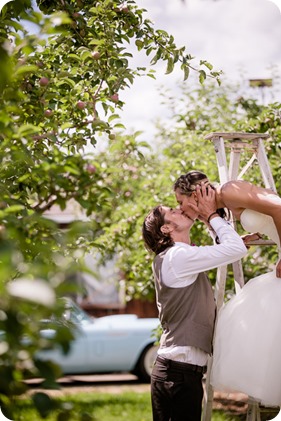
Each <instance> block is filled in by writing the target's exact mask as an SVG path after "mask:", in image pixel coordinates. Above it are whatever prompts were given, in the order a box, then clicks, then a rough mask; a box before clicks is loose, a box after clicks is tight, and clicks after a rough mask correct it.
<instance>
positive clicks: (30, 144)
mask: <svg viewBox="0 0 281 421" xmlns="http://www.w3.org/2000/svg"><path fill="white" fill-rule="evenodd" d="M135 54H143V56H144V57H146V58H149V60H150V63H151V65H155V64H157V62H158V61H162V62H165V63H166V73H167V74H169V73H171V72H172V71H173V69H174V67H175V66H179V67H180V68H181V69H182V71H183V79H185V80H186V79H187V78H188V77H189V72H190V71H193V72H194V73H197V75H198V76H199V80H200V81H201V82H203V81H204V80H205V79H206V77H207V76H210V77H211V78H214V79H217V80H219V72H215V71H213V69H212V66H211V64H210V63H208V62H207V61H205V60H202V61H201V62H200V66H199V68H196V67H195V66H193V64H192V63H193V62H192V60H193V58H192V57H191V55H190V54H188V53H187V52H186V51H185V48H184V47H180V48H179V47H177V46H176V44H175V42H174V38H173V36H172V35H169V34H168V33H167V32H165V31H163V30H161V29H156V28H154V26H153V24H152V22H151V21H150V20H149V19H148V18H147V17H146V11H145V10H143V9H140V8H139V7H138V6H137V4H136V2H134V1H133V0H128V1H127V2H126V3H125V2H122V1H120V0H103V1H94V0H59V1H57V0H37V2H31V0H17V1H12V2H9V3H7V4H6V5H5V6H4V7H3V9H2V11H1V16H0V60H1V72H0V100H1V109H0V141H1V143H0V160H1V167H0V171H1V181H0V183H1V199H0V262H1V264H0V276H1V284H0V288H1V299H0V331H1V335H2V333H3V338H2V339H3V340H2V341H1V346H0V379H1V380H0V399H1V407H2V410H3V411H5V412H6V414H7V416H8V417H9V418H13V416H12V410H13V399H14V397H15V396H17V395H20V394H22V393H23V392H24V391H25V390H26V385H25V383H24V380H25V379H26V378H28V377H30V376H39V377H43V378H44V379H45V383H44V385H45V386H46V387H55V384H56V382H55V380H56V378H57V377H58V376H59V374H60V373H59V371H58V368H57V367H54V366H53V365H52V364H50V363H42V362H41V361H39V360H38V359H37V358H36V352H37V351H38V349H43V348H45V347H48V346H50V345H52V344H50V343H49V342H46V340H43V339H42V338H41V337H40V335H39V330H40V327H41V321H42V319H49V318H50V317H51V316H52V315H56V317H58V318H62V313H63V305H62V304H61V303H60V302H59V301H58V300H57V298H58V297H60V296H63V295H65V294H67V293H70V292H73V291H75V290H76V289H75V288H76V286H75V285H73V283H71V282H69V279H70V278H71V274H72V273H73V272H75V271H77V270H79V269H80V268H81V263H80V260H79V258H80V257H81V256H82V255H83V253H84V252H85V251H86V250H87V249H88V248H89V247H91V248H97V249H98V250H101V251H103V250H105V251H107V253H110V252H111V251H112V244H113V243H112V244H111V245H110V246H108V247H107V242H106V241H103V239H104V238H105V237H106V234H107V232H108V230H109V228H110V226H111V225H114V224H116V227H113V231H114V230H115V233H116V235H115V237H114V244H116V246H117V247H119V249H121V248H122V246H124V245H125V242H124V238H123V236H122V227H121V231H120V226H117V225H118V224H117V222H116V219H114V218H113V215H114V213H115V212H116V214H118V212H119V211H120V212H122V215H123V218H125V219H124V224H125V223H126V221H127V222H129V219H128V218H129V217H130V215H131V209H130V208H129V207H128V205H129V203H128V202H129V199H130V194H131V193H130V192H131V189H132V187H131V186H130V185H129V182H128V183H127V184H128V186H126V191H125V194H123V193H122V192H123V189H124V187H125V184H126V183H123V182H122V175H124V174H121V173H120V172H116V168H115V166H114V165H115V163H116V162H115V161H114V159H113V157H115V156H116V155H114V154H118V160H119V161H120V162H121V161H122V160H123V161H122V165H123V166H122V167H120V168H123V171H124V172H125V173H126V176H129V177H130V176H131V175H133V174H134V171H135V170H134V169H133V166H134V164H135V165H136V164H137V165H138V166H139V167H140V166H141V165H142V163H141V159H142V148H143V146H145V145H140V144H138V142H137V140H136V137H134V136H132V137H131V138H128V139H127V140H124V139H123V138H121V141H119V140H118V139H117V138H116V133H118V132H119V131H120V130H122V129H123V130H124V126H123V125H122V121H121V120H120V117H119V114H118V112H119V110H120V109H122V106H123V104H124V101H125V91H126V89H129V88H131V86H132V85H133V83H134V80H135V78H136V77H139V76H142V75H147V76H150V77H155V74H154V72H153V71H152V70H151V68H150V64H149V62H148V65H145V66H143V67H134V66H133V64H132V58H133V55H135ZM107 140H109V141H110V142H112V147H111V149H110V150H108V151H107V153H108V154H112V155H109V159H107V153H105V154H104V155H105V156H104V157H103V156H102V155H99V154H97V153H96V151H95V149H94V148H95V147H96V146H97V144H98V143H102V142H106V141H107ZM122 142H123V143H122ZM126 142H129V144H127V143H126ZM123 147H124V148H125V149H122V148H123ZM90 148H92V149H94V153H92V154H90V153H89V150H90ZM136 158H137V160H136V161H135V159H136ZM103 159H104V160H103ZM108 166H109V167H108ZM117 176H118V177H120V180H119V181H118V182H116V177H117ZM114 177H115V179H114ZM113 179H114V180H113ZM110 180H111V181H112V183H110ZM127 181H128V180H127ZM135 181H136V182H135V184H134V187H135V186H136V187H137V180H135ZM127 187H128V188H127ZM71 200H74V201H75V202H76V203H78V204H79V205H80V206H81V208H82V210H83V213H84V215H85V217H86V218H88V220H87V221H84V222H81V221H77V222H75V223H73V224H71V225H70V226H69V227H68V229H67V230H66V231H62V230H61V229H60V227H59V226H58V225H57V224H56V223H55V222H54V221H52V220H50V219H48V218H46V217H45V213H46V212H47V211H48V210H50V209H51V208H52V207H53V206H55V205H56V206H59V207H60V208H61V209H62V210H64V209H65V208H66V206H67V204H68V203H69V201H71ZM120 202H121V203H123V205H124V206H123V207H122V210H121V208H120V210H119V207H120ZM118 206H119V207H118ZM116 210H117V211H116ZM122 221H123V220H122ZM128 233H129V231H128V229H126V234H128ZM106 249H107V250H106ZM72 335H73V334H72V329H70V328H69V326H68V325H65V324H64V323H62V324H60V326H59V327H58V334H57V336H56V337H55V338H54V340H53V341H54V343H56V344H57V345H59V346H60V347H61V348H62V349H63V350H64V351H65V352H67V350H68V349H69V342H70V341H71V339H72V337H73V336H72ZM48 402H49V401H48V398H47V397H46V396H42V395H40V396H38V399H35V404H36V406H37V408H38V410H39V412H40V413H41V415H42V416H46V408H47V407H48ZM3 408H4V409H3ZM66 416H67V415H65V417H66ZM64 419H66V418H64Z"/></svg>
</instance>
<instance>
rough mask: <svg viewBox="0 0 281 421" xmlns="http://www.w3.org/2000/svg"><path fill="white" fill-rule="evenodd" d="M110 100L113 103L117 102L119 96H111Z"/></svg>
mask: <svg viewBox="0 0 281 421" xmlns="http://www.w3.org/2000/svg"><path fill="white" fill-rule="evenodd" d="M110 99H111V101H113V102H118V101H119V96H118V94H113V95H111V97H110Z"/></svg>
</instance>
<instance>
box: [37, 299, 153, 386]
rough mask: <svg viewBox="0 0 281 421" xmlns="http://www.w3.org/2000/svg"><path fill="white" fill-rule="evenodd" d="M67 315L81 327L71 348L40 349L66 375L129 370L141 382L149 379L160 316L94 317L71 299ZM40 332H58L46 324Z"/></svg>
mask: <svg viewBox="0 0 281 421" xmlns="http://www.w3.org/2000/svg"><path fill="white" fill-rule="evenodd" d="M64 316H65V318H66V320H69V321H70V322H72V323H74V324H75V326H76V327H78V329H77V331H76V332H75V339H74V340H73V341H72V342H71V347H70V351H69V352H68V353H67V354H63V352H62V351H61V350H60V349H59V348H57V349H56V348H55V349H49V350H44V351H40V352H39V354H38V357H39V358H40V359H43V360H52V361H53V362H55V363H56V364H58V365H59V366H60V368H61V370H62V373H63V374H82V373H83V374H86V373H89V374H90V373H91V374H94V373H112V372H130V373H133V374H135V375H136V376H138V378H139V379H140V380H141V381H144V382H148V381H149V380H150V374H151V369H152V365H153V362H154V360H155V358H156V353H157V348H158V347H157V345H155V340H156V336H155V329H157V327H158V326H159V320H158V319H157V318H138V317H137V316H136V315H135V314H128V315H127V314H120V315H112V316H105V317H99V318H93V317H90V316H89V315H88V314H87V313H85V312H84V311H83V310H82V309H81V308H80V307H79V306H77V305H76V304H75V303H74V302H72V301H68V305H67V308H66V311H65V314H64ZM52 326H53V324H52ZM41 334H42V336H44V337H45V338H52V337H54V335H55V334H56V331H55V330H54V329H53V328H52V329H49V328H48V324H46V329H43V330H42V331H41Z"/></svg>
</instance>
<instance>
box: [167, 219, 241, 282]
mask: <svg viewBox="0 0 281 421" xmlns="http://www.w3.org/2000/svg"><path fill="white" fill-rule="evenodd" d="M210 224H211V226H212V228H213V230H214V231H215V232H216V234H217V236H218V238H219V241H220V244H214V245H208V246H184V247H177V248H176V249H175V252H174V253H173V259H174V261H173V266H174V267H175V268H176V271H177V273H178V272H180V275H181V276H184V275H186V276H189V275H192V274H196V273H200V272H204V271H206V270H210V269H214V268H217V267H218V266H223V265H227V264H229V263H233V262H236V261H237V260H240V259H242V258H243V257H244V256H245V255H246V254H247V248H246V246H245V244H244V242H243V240H242V239H241V238H240V236H239V235H238V234H237V232H236V231H235V230H234V228H233V227H232V226H231V225H230V224H228V223H227V222H226V221H225V220H223V219H222V218H220V217H219V216H217V217H214V218H212V219H211V221H210Z"/></svg>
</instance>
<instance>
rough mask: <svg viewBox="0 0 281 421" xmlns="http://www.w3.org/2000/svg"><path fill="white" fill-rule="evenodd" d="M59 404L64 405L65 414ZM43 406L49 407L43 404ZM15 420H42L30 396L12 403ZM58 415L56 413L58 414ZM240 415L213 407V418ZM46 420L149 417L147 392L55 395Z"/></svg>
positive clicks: (141, 420) (221, 420)
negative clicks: (231, 414) (13, 404)
mask: <svg viewBox="0 0 281 421" xmlns="http://www.w3.org/2000/svg"><path fill="white" fill-rule="evenodd" d="M58 407H60V408H64V410H65V414H64V416H63V414H60V415H59V413H60V412H61V409H59V408H58ZM46 408H47V409H48V408H50V403H49V405H46ZM14 411H15V412H14V413H13V420H14V421H41V420H42V418H41V417H40V415H39V414H38V413H37V412H36V411H35V410H34V408H33V406H32V402H31V400H30V399H29V400H28V399H26V400H20V401H17V405H16V406H15V407H14ZM58 415H59V416H58ZM239 419H240V420H241V418H238V417H236V418H235V417H234V416H230V415H226V414H225V413H223V412H219V411H214V412H213V415H212V421H238V420H239ZM44 420H46V421H90V420H92V421H151V420H152V416H151V404H150V394H149V392H145V393H136V392H124V393H120V394H119V393H118V394H109V393H89V392H87V393H77V394H76V395H68V396H64V397H60V398H56V399H55V405H54V408H53V410H52V411H51V413H50V414H49V415H48V416H46V417H44Z"/></svg>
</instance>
